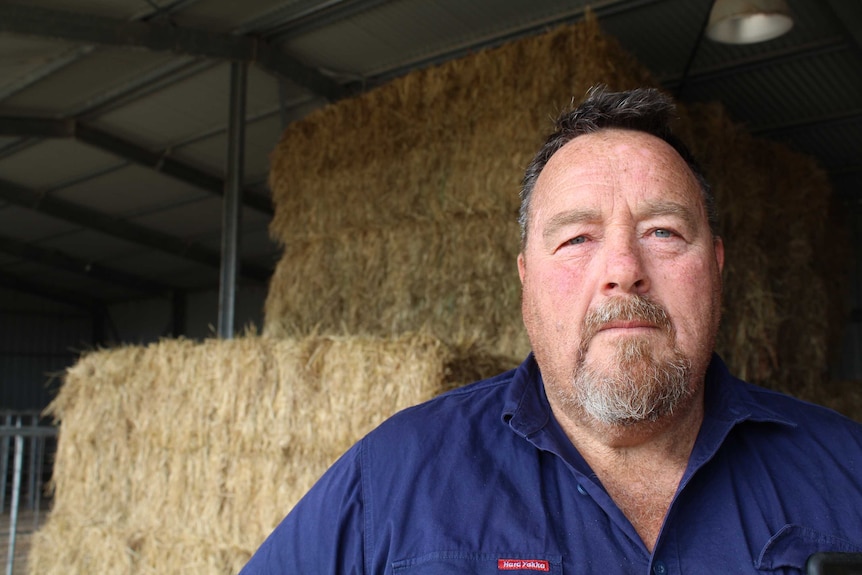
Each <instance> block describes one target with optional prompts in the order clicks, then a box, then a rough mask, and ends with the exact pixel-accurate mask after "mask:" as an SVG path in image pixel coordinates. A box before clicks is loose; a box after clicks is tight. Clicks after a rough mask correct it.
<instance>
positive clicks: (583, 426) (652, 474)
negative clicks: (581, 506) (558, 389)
mask: <svg viewBox="0 0 862 575" xmlns="http://www.w3.org/2000/svg"><path fill="white" fill-rule="evenodd" d="M689 401H690V403H689V404H688V405H685V406H680V409H678V410H677V411H676V412H675V413H674V414H673V415H671V416H667V417H665V418H663V419H660V420H658V421H655V422H643V423H636V424H630V425H620V426H614V425H606V424H601V423H599V422H597V421H595V420H591V419H589V418H588V417H587V416H583V417H580V418H577V419H573V418H570V417H567V416H566V414H565V412H564V411H561V410H558V409H555V408H554V405H553V403H552V405H551V407H552V409H553V410H554V414H555V416H556V417H557V420H558V421H559V423H560V425H561V427H562V428H563V431H564V432H565V433H566V435H567V436H568V438H569V440H570V441H571V442H572V444H573V445H574V446H575V448H577V450H578V451H579V452H580V454H581V455H582V456H583V457H584V459H585V460H586V462H587V463H588V464H589V466H590V467H591V468H592V470H593V471H594V472H595V473H596V475H597V476H598V478H599V480H600V481H601V483H602V485H603V486H604V487H605V489H606V490H607V491H608V494H609V495H610V496H611V498H612V499H613V500H614V502H615V503H616V504H617V506H618V507H619V508H620V510H621V511H622V512H623V513H624V514H625V515H626V517H627V518H628V519H629V521H630V522H631V523H632V525H633V526H634V528H635V529H636V531H637V532H638V534H639V535H640V537H641V539H642V540H643V542H644V544H645V545H646V546H647V548H648V549H650V550H652V549H653V547H654V546H655V543H656V540H657V538H658V534H659V532H660V530H661V525H662V523H663V521H664V517H665V515H666V514H667V511H668V509H669V507H670V504H671V502H672V500H673V497H674V495H675V494H676V490H677V488H678V486H679V482H680V480H681V479H682V476H683V473H684V472H685V469H686V467H687V465H688V459H689V456H690V455H691V451H692V448H693V447H694V442H695V439H697V434H698V432H699V431H700V425H701V423H702V421H703V393H702V390H701V392H700V393H698V394H695V395H694V396H692V397H691V398H690V399H689Z"/></svg>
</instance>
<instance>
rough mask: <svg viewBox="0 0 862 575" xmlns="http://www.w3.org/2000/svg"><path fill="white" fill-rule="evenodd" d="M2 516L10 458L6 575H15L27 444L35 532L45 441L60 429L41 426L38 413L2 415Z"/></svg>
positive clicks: (6, 413) (0, 470)
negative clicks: (28, 448) (10, 487)
mask: <svg viewBox="0 0 862 575" xmlns="http://www.w3.org/2000/svg"><path fill="white" fill-rule="evenodd" d="M0 422H3V424H2V425H0V513H2V512H5V511H6V492H7V480H8V477H9V471H10V470H9V463H10V456H11V458H12V459H11V462H12V469H11V471H12V491H11V500H10V506H9V554H8V556H7V558H6V575H12V571H13V568H14V565H15V541H16V537H17V534H18V513H19V510H20V507H21V490H22V487H23V481H22V480H23V477H24V459H25V455H26V443H27V442H26V441H25V440H29V443H30V454H29V470H28V473H27V479H28V482H27V501H26V502H24V504H25V505H26V507H27V508H29V509H32V510H33V511H34V512H35V514H34V529H35V528H36V527H37V526H38V517H39V506H40V504H41V494H42V471H43V469H44V461H45V457H46V454H47V450H46V449H45V447H46V441H47V439H48V438H50V437H55V436H56V435H57V428H56V427H51V426H44V425H40V420H39V413H38V412H13V411H4V412H0Z"/></svg>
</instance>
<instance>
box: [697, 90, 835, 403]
mask: <svg viewBox="0 0 862 575" xmlns="http://www.w3.org/2000/svg"><path fill="white" fill-rule="evenodd" d="M683 112H684V121H683V122H682V127H681V129H682V135H683V137H684V138H685V139H687V140H688V142H689V144H690V146H691V147H692V149H693V151H694V153H695V154H696V155H697V156H698V157H699V158H700V159H701V161H702V163H703V164H704V169H705V171H706V172H707V175H708V177H709V179H710V181H711V182H712V183H713V187H714V190H715V195H716V199H717V205H718V210H719V219H720V224H721V230H720V233H721V235H722V237H723V238H724V242H725V248H726V266H725V273H724V286H725V293H724V310H723V318H722V322H723V325H722V329H721V331H720V333H719V341H718V349H719V352H720V353H721V354H722V355H723V356H724V357H725V359H726V360H727V362H728V364H730V366H731V367H732V369H733V370H734V371H735V372H736V373H737V374H739V375H740V376H741V377H743V378H744V379H748V380H750V381H753V382H755V383H759V384H762V385H766V386H768V387H772V388H775V389H780V390H782V391H785V392H788V393H792V394H795V395H803V396H804V395H806V394H808V393H809V391H810V390H811V389H816V388H822V387H823V386H824V384H825V383H826V378H827V366H828V363H829V359H830V358H829V347H830V344H831V343H833V342H837V341H838V340H839V339H840V330H841V329H842V327H843V319H844V317H846V316H845V314H844V306H845V297H844V295H845V294H844V293H843V292H842V290H841V289H840V286H847V285H849V284H848V283H847V282H846V274H847V269H848V265H847V264H848V262H849V261H850V257H849V254H850V252H849V241H848V238H847V235H846V231H845V229H844V228H843V227H842V226H840V225H834V224H833V225H829V222H830V220H831V219H832V218H831V217H830V208H831V186H830V184H829V181H828V177H827V176H826V174H825V172H824V171H823V170H822V169H821V168H820V167H819V166H818V165H817V163H816V161H815V160H814V159H812V158H810V157H807V156H804V155H802V154H799V153H796V152H794V151H792V150H790V149H788V148H786V147H785V146H782V145H780V144H778V143H775V142H771V141H768V140H764V139H762V138H756V137H754V136H752V135H751V134H749V133H747V132H746V130H745V129H744V127H743V126H741V125H739V124H736V123H734V122H733V121H732V119H731V118H730V117H729V116H728V114H727V112H726V111H725V110H724V109H723V108H722V107H721V106H719V105H717V104H708V105H693V106H688V107H686V108H685V109H684V110H683ZM827 286H829V287H828V289H827ZM836 287H839V289H837V290H836V289H835V288H836ZM827 387H828V386H827Z"/></svg>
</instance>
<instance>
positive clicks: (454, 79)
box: [265, 18, 846, 393]
mask: <svg viewBox="0 0 862 575" xmlns="http://www.w3.org/2000/svg"><path fill="white" fill-rule="evenodd" d="M598 83H605V84H607V85H608V86H609V87H611V88H612V89H625V88H629V87H632V86H644V85H646V86H649V85H654V82H653V81H652V80H651V79H650V77H649V75H648V74H647V72H646V71H645V70H644V69H643V68H642V67H641V66H639V65H638V64H637V63H635V62H634V61H633V60H632V59H631V58H630V57H629V56H628V55H627V54H626V53H624V52H623V51H622V50H621V49H620V47H619V46H618V45H617V44H616V42H614V41H613V40H612V39H610V38H608V37H607V36H604V35H603V34H602V33H601V31H600V29H599V26H598V24H597V23H596V22H595V20H594V19H592V18H588V19H587V21H585V22H582V23H579V24H577V25H574V26H570V27H565V28H562V29H559V30H556V31H554V32H551V33H548V34H545V35H543V36H539V37H536V38H528V39H524V40H521V41H518V42H513V43H511V44H508V45H506V46H503V47H501V48H498V49H495V50H490V51H487V52H483V53H480V54H476V55H473V56H470V57H468V58H464V59H461V60H458V61H454V62H449V63H446V64H444V65H442V66H440V67H437V68H432V69H428V70H424V71H421V72H417V73H415V74H411V75H410V76H407V77H405V78H401V79H398V80H396V81H394V82H392V83H390V84H389V85H387V86H384V87H382V88H379V89H377V90H374V91H372V92H369V93H367V94H364V95H362V96H360V97H358V98H355V99H352V100H349V101H345V102H340V103H338V104H336V105H333V106H330V107H328V108H325V109H322V110H319V111H318V112H316V113H314V114H312V115H311V116H309V117H308V118H306V119H305V120H302V121H300V122H296V123H295V124H293V125H292V126H290V127H289V128H288V129H287V130H286V131H285V133H284V135H283V138H282V140H281V142H280V143H279V145H278V147H277V148H276V150H275V151H274V153H273V156H272V171H271V175H270V184H271V187H272V189H273V194H274V198H275V209H276V216H275V218H274V220H273V223H272V226H271V228H270V231H271V234H272V236H273V237H274V238H275V239H276V240H277V241H279V242H280V243H281V244H282V245H283V246H284V253H283V257H282V259H281V261H280V262H279V264H278V268H277V270H276V273H275V275H274V277H273V279H272V282H271V284H270V291H269V294H268V298H267V302H266V319H265V333H267V334H270V335H274V336H284V335H297V334H299V335H301V334H307V333H354V334H359V333H363V334H377V335H390V334H397V333H402V332H405V331H411V330H416V329H419V328H427V329H430V330H431V331H432V332H433V333H434V334H435V335H436V336H437V337H440V338H441V339H444V340H446V341H456V342H457V341H461V340H463V339H469V340H479V341H482V342H484V345H486V346H487V347H488V349H490V350H492V351H493V352H494V353H496V354H499V355H503V356H507V357H510V358H511V361H512V364H514V363H515V362H517V361H519V360H520V359H521V358H522V357H523V356H524V355H525V354H526V353H527V351H528V350H529V343H528V341H527V338H526V335H525V333H524V330H523V327H522V324H521V319H520V305H519V304H520V285H519V282H518V278H517V272H516V266H515V258H516V256H517V252H518V232H517V225H516V223H515V222H516V214H517V209H518V188H519V182H520V179H521V176H522V173H523V170H524V168H525V167H526V165H527V163H528V162H529V159H530V158H531V156H532V154H533V153H534V152H535V151H536V149H537V148H538V146H539V145H540V143H541V140H542V138H543V137H544V135H545V133H546V132H547V131H548V129H549V127H550V124H551V122H550V119H551V118H552V117H554V116H556V113H557V112H558V111H559V110H561V109H562V108H564V107H566V106H567V105H568V104H570V102H571V100H572V99H573V98H574V99H579V98H581V97H582V96H583V95H584V93H585V92H586V90H587V89H588V88H589V87H590V86H592V85H594V84H598ZM682 116H683V118H682V119H681V121H680V123H679V132H680V134H681V136H682V137H683V138H685V139H686V140H688V141H689V142H690V143H691V145H692V147H693V148H694V149H695V150H696V152H697V153H698V155H699V156H700V158H701V160H702V162H703V163H704V164H705V166H706V168H707V170H708V172H709V176H710V178H711V180H712V182H713V184H714V187H715V189H716V194H717V196H718V199H719V212H720V215H721V219H722V235H723V236H724V238H725V242H726V245H727V269H726V274H725V279H726V291H725V319H724V324H723V327H722V333H721V336H720V345H719V351H720V353H722V355H724V356H725V357H726V359H727V360H728V362H729V363H730V365H731V367H732V368H733V369H734V370H735V371H737V372H738V373H740V374H742V375H743V376H744V377H747V378H749V379H751V380H753V381H755V382H758V383H762V384H765V385H769V386H772V387H778V388H781V389H785V390H787V391H791V392H794V393H801V392H803V391H804V390H805V389H808V388H819V387H821V386H822V383H823V378H824V376H825V370H826V365H827V359H828V349H827V348H828V342H829V341H830V339H831V338H834V335H835V334H834V331H835V329H836V327H838V326H840V317H841V316H840V315H838V314H837V313H836V309H838V306H839V305H840V302H841V301H842V294H841V293H837V292H836V290H835V289H834V288H832V289H830V290H827V289H826V286H835V285H839V286H840V285H845V284H841V283H840V282H839V281H837V280H836V279H835V277H836V276H837V275H840V274H841V273H842V270H843V268H842V266H843V261H842V260H841V259H840V258H835V257H831V258H824V257H823V254H825V253H829V254H833V255H834V254H840V253H841V246H842V245H846V244H843V243H842V242H840V241H836V239H835V237H834V235H835V228H834V227H827V226H826V225H825V222H826V219H827V214H828V210H829V201H830V188H829V184H828V181H827V179H826V177H825V176H824V174H823V173H822V172H821V171H820V170H819V169H818V168H817V166H816V164H815V163H814V162H813V161H812V160H811V159H809V158H806V157H804V156H801V155H799V154H795V153H793V152H790V151H789V150H787V149H785V148H783V147H782V146H779V145H778V144H774V143H771V142H766V141H764V140H761V139H757V138H754V137H753V136H751V135H750V134H748V133H746V132H745V130H744V129H743V128H742V127H741V126H739V125H736V124H734V123H733V122H732V121H731V120H730V119H729V117H728V116H727V114H726V113H725V112H724V111H723V109H722V108H721V107H720V106H715V105H713V106H703V105H700V106H693V107H692V108H691V109H688V110H686V109H683V110H682ZM830 236H833V237H830ZM839 239H840V238H839ZM836 317H837V318H838V320H837V321H838V323H837V326H836V325H835V324H830V322H829V319H830V318H836Z"/></svg>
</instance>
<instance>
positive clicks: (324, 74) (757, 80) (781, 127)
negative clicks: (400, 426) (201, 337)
mask: <svg viewBox="0 0 862 575" xmlns="http://www.w3.org/2000/svg"><path fill="white" fill-rule="evenodd" d="M587 4H588V3H587V2H585V1H582V0H543V1H542V2H535V1H534V0H470V1H469V2H465V1H464V0H389V1H381V0H288V1H285V0H280V1H275V0H245V1H243V2H235V1H233V0H28V1H27V2H26V3H25V2H23V0H22V1H20V2H18V3H11V2H3V3H2V4H0V286H3V287H5V288H6V289H12V290H20V291H26V292H28V293H34V294H38V295H41V296H42V297H47V298H50V299H53V300H57V301H61V302H63V303H67V304H71V305H76V306H83V307H91V306H93V305H104V304H107V303H111V302H115V301H122V300H129V299H134V298H141V297H174V296H175V295H176V294H177V293H183V292H185V291H189V290H206V289H212V288H214V287H217V286H218V281H219V273H218V270H219V265H220V255H219V252H220V245H221V229H222V194H223V189H224V184H225V179H226V169H225V163H226V160H225V157H226V150H227V145H228V141H227V133H228V124H229V112H228V111H229V105H230V102H229V101H230V69H231V65H230V62H231V61H240V62H247V63H249V64H250V66H249V68H248V83H247V103H246V120H245V122H246V136H245V138H246V142H245V162H244V175H243V190H244V195H243V198H244V207H243V210H242V213H243V218H242V227H241V236H242V239H241V244H240V245H241V249H242V251H241V262H242V263H241V274H242V276H241V281H242V282H250V283H263V282H265V281H266V280H267V278H268V276H269V274H270V272H271V271H272V269H273V268H274V264H275V262H276V259H277V257H278V252H277V248H276V246H275V245H274V244H273V243H271V242H270V241H269V240H268V238H267V232H266V230H267V226H268V223H269V220H270V218H271V216H272V207H271V205H270V201H269V191H268V189H267V187H266V177H267V170H268V154H269V152H270V151H271V150H272V148H273V147H274V145H275V143H276V141H277V139H278V137H279V135H280V133H281V132H282V130H283V128H284V126H285V125H286V124H287V123H289V122H291V121H294V120H296V119H299V118H302V117H303V116H305V115H306V114H307V113H308V112H309V111H311V110H313V109H315V108H317V107H319V106H322V105H324V104H325V103H327V102H329V101H334V100H337V99H339V98H342V97H346V96H348V95H350V94H355V93H358V92H359V91H361V90H364V89H368V88H370V87H373V86H377V85H380V84H382V83H385V82H386V81H389V80H391V79H392V78H395V77H398V76H401V75H403V74H406V73H408V72H410V71H411V70H414V69H417V68H422V67H426V66H429V65H433V64H436V63H440V62H443V61H446V60H449V59H452V58H456V57H460V56H463V55H465V54H467V53H470V52H473V51H476V50H479V49H482V48H486V47H490V46H495V45H499V44H502V43H505V42H507V41H511V40H512V39H515V38H519V37H523V36H526V35H531V34H537V33H541V32H543V31H545V30H547V29H548V28H550V27H554V26H557V25H560V24H563V23H570V22H574V21H577V20H578V19H580V18H582V17H583V14H584V11H585V9H586V7H587ZM788 4H789V5H790V8H791V10H792V12H793V13H794V15H795V26H794V28H793V29H792V31H791V32H790V33H789V34H787V35H785V36H783V37H781V38H778V39H776V40H772V41H769V42H765V43H761V44H754V45H749V46H727V45H721V44H715V43H712V42H710V41H708V40H701V33H702V29H703V26H704V23H705V21H706V16H707V14H708V13H709V10H710V7H711V5H712V0H616V1H614V0H598V1H595V2H592V3H590V6H591V8H592V9H593V11H594V12H595V13H596V14H597V15H598V17H599V21H600V23H601V25H602V26H603V28H604V29H605V30H606V31H607V32H608V33H609V34H611V35H613V36H615V37H616V38H618V39H619V40H620V41H621V43H622V44H623V45H624V46H625V47H626V48H627V49H628V50H629V51H630V52H631V53H633V54H634V55H635V57H636V58H637V59H638V60H639V61H640V62H641V63H642V64H644V65H645V66H646V67H647V68H649V69H650V70H651V71H652V72H653V74H654V75H655V76H656V77H657V78H658V79H659V81H660V82H661V83H662V84H663V85H664V86H665V87H666V88H668V89H670V90H672V91H674V92H675V93H677V94H679V97H680V99H681V100H683V101H689V102H691V101H720V102H722V103H723V104H724V105H725V107H726V108H727V109H728V110H729V111H730V113H731V114H732V116H733V117H734V118H736V119H737V120H738V121H740V122H742V123H744V124H746V125H747V126H748V127H749V129H750V130H751V131H752V132H754V133H755V134H758V135H760V136H764V137H767V138H772V139H775V140H779V141H782V142H785V143H787V144H789V145H790V146H791V147H793V148H795V149H797V150H799V151H802V152H804V153H807V154H810V155H812V156H815V157H816V158H818V160H819V162H820V163H821V165H822V166H823V167H824V168H825V169H826V170H827V171H828V172H829V174H830V177H831V178H832V181H833V184H834V188H835V193H836V201H838V202H840V203H841V205H842V206H843V207H845V208H846V209H850V210H855V211H857V212H858V211H859V210H860V209H862V3H860V2H859V1H858V0H788Z"/></svg>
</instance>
